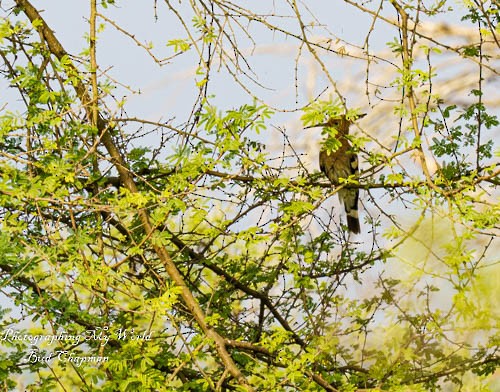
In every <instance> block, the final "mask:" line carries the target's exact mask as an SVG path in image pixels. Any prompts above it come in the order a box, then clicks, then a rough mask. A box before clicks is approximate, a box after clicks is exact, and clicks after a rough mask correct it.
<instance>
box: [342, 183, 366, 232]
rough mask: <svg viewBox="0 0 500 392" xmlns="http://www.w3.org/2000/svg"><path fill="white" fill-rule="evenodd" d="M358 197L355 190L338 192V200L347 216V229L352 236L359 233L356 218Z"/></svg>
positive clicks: (357, 192) (359, 227)
mask: <svg viewBox="0 0 500 392" xmlns="http://www.w3.org/2000/svg"><path fill="white" fill-rule="evenodd" d="M358 197H359V191H358V190H357V189H341V190H340V191H339V199H340V200H341V201H342V203H343V204H344V208H345V212H346V215H347V228H348V229H349V231H350V232H351V233H354V234H359V233H360V232H361V226H360V224H359V217H358Z"/></svg>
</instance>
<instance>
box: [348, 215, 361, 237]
mask: <svg viewBox="0 0 500 392" xmlns="http://www.w3.org/2000/svg"><path fill="white" fill-rule="evenodd" d="M347 228H348V229H349V231H350V232H351V233H354V234H359V233H360V232H361V227H360V225H359V218H358V210H351V211H349V212H348V213H347Z"/></svg>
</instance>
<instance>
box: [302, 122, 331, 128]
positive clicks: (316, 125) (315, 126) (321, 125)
mask: <svg viewBox="0 0 500 392" xmlns="http://www.w3.org/2000/svg"><path fill="white" fill-rule="evenodd" d="M327 126H328V123H321V124H315V125H309V126H308V127H304V129H311V128H318V127H327Z"/></svg>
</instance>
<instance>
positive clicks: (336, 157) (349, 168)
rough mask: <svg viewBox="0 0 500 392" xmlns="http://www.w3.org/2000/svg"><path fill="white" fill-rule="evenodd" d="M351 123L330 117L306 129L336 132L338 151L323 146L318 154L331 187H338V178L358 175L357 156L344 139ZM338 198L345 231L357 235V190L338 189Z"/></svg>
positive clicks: (345, 119)
mask: <svg viewBox="0 0 500 392" xmlns="http://www.w3.org/2000/svg"><path fill="white" fill-rule="evenodd" d="M360 117H364V114H363V115H360V116H358V117H357V118H360ZM352 123H353V121H351V120H350V119H347V117H346V116H345V115H340V116H338V117H332V118H330V119H328V121H326V122H324V123H322V124H316V125H313V126H309V127H307V128H313V127H324V128H334V129H335V130H336V131H337V135H336V139H337V140H338V142H339V143H340V146H339V147H338V149H336V150H335V151H331V150H329V149H327V148H325V147H324V146H323V148H322V149H321V150H320V152H319V167H320V169H321V171H322V172H323V173H324V174H325V175H326V177H327V178H328V179H329V180H330V182H331V183H332V184H333V185H338V184H339V179H340V178H348V177H350V176H352V175H355V176H357V175H359V168H358V156H357V155H356V153H355V152H353V150H352V146H351V144H350V142H349V140H348V139H347V138H346V135H348V134H349V127H350V126H351V124H352ZM338 196H339V200H340V202H341V203H342V204H343V205H344V209H345V212H346V215H347V229H348V230H349V232H351V233H354V234H359V233H360V232H361V226H360V224H359V216H358V200H359V190H358V189H353V188H350V189H347V188H342V189H339V191H338Z"/></svg>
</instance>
